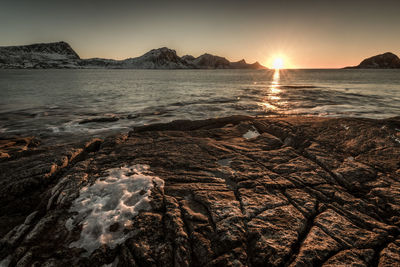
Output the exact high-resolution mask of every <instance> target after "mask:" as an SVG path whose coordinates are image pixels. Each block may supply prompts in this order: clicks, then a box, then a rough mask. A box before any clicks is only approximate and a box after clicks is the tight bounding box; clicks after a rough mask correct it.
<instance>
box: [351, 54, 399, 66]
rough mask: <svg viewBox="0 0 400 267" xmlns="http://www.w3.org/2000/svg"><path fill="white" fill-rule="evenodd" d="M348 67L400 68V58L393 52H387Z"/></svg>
mask: <svg viewBox="0 0 400 267" xmlns="http://www.w3.org/2000/svg"><path fill="white" fill-rule="evenodd" d="M346 69H400V58H399V57H398V56H396V55H395V54H393V53H390V52H386V53H384V54H380V55H376V56H373V57H370V58H367V59H364V60H363V61H361V63H360V64H359V65H357V66H354V67H346Z"/></svg>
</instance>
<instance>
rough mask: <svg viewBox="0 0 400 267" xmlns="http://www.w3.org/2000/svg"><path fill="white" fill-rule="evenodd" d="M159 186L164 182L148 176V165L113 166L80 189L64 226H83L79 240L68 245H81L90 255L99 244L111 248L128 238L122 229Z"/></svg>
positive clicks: (148, 207)
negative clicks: (89, 184)
mask: <svg viewBox="0 0 400 267" xmlns="http://www.w3.org/2000/svg"><path fill="white" fill-rule="evenodd" d="M155 186H156V187H159V188H160V189H162V188H163V186H164V181H163V180H162V179H160V178H158V177H156V176H152V175H150V172H149V166H148V165H140V164H137V165H134V166H131V167H121V168H113V169H110V170H108V175H107V176H106V177H103V178H100V179H98V180H97V181H96V182H95V183H94V184H93V185H91V186H86V187H84V188H82V189H81V191H80V195H79V197H78V198H77V199H75V201H74V202H73V204H72V207H71V208H70V212H73V213H75V215H74V216H73V217H72V218H70V219H68V220H67V222H66V225H65V226H66V228H67V229H68V230H72V229H73V228H74V227H75V226H76V225H81V226H82V231H81V235H80V238H79V240H77V241H75V242H72V243H71V244H70V247H77V248H84V249H86V250H87V252H88V253H87V255H90V254H91V253H92V252H93V251H94V250H95V249H97V248H98V247H100V245H103V244H106V245H107V246H109V247H111V248H114V247H115V246H116V245H118V244H121V243H122V242H124V241H125V240H126V239H127V238H129V232H130V231H125V232H124V229H125V228H129V227H131V226H132V219H133V217H134V216H136V215H137V214H138V213H139V211H142V210H149V209H150V208H151V206H150V203H149V202H150V200H149V196H150V194H151V189H153V188H154V187H155Z"/></svg>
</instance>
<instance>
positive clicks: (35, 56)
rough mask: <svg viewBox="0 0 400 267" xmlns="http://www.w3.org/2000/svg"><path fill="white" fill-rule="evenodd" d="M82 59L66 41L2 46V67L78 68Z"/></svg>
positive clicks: (0, 57) (0, 53) (0, 48)
mask: <svg viewBox="0 0 400 267" xmlns="http://www.w3.org/2000/svg"><path fill="white" fill-rule="evenodd" d="M80 60H81V59H80V57H79V56H78V54H77V53H76V52H75V51H74V50H73V49H72V48H71V46H70V45H69V44H67V43H66V42H56V43H43V44H32V45H22V46H3V47H0V68H76V67H78V66H79V62H80Z"/></svg>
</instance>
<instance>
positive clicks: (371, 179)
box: [0, 116, 400, 267]
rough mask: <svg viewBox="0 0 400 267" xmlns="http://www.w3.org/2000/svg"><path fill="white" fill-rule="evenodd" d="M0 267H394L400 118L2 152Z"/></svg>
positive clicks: (289, 120) (264, 123)
mask: <svg viewBox="0 0 400 267" xmlns="http://www.w3.org/2000/svg"><path fill="white" fill-rule="evenodd" d="M0 151H1V154H0V158H1V159H0V184H1V186H0V209H1V213H0V214H1V217H0V236H1V242H0V265H1V266H102V265H104V266H325V267H327V266H399V265H400V161H399V159H400V118H399V117H396V118H392V119H386V120H372V119H355V118H320V117H283V118H253V117H245V116H233V117H228V118H219V119H209V120H203V121H175V122H171V123H168V124H154V125H149V126H142V127H138V128H135V129H134V130H133V131H131V132H130V133H129V134H119V135H115V136H111V137H107V138H104V139H93V140H91V141H89V142H86V143H81V144H65V145H53V146H51V147H48V146H46V145H42V144H41V142H40V140H37V139H35V138H33V137H26V138H21V137H9V138H3V139H2V140H0Z"/></svg>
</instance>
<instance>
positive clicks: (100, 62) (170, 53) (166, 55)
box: [0, 42, 267, 70]
mask: <svg viewBox="0 0 400 267" xmlns="http://www.w3.org/2000/svg"><path fill="white" fill-rule="evenodd" d="M53 68H54V69H64V68H69V69H93V68H106V69H256V70H257V69H267V68H266V67H264V66H262V65H261V64H260V63H258V62H255V63H253V64H248V63H246V61H245V60H244V59H242V60H240V61H237V62H230V61H229V60H227V59H226V58H224V57H220V56H215V55H211V54H203V55H201V56H199V57H193V56H191V55H186V56H182V57H179V56H178V55H177V54H176V51H175V50H172V49H169V48H167V47H162V48H159V49H153V50H150V51H149V52H147V53H145V54H144V55H142V56H140V57H135V58H128V59H124V60H114V59H104V58H90V59H81V58H80V56H79V55H78V54H77V53H76V52H75V51H74V50H73V49H72V47H71V46H70V45H69V44H68V43H66V42H55V43H41V44H32V45H22V46H4V47H0V69H53Z"/></svg>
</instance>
